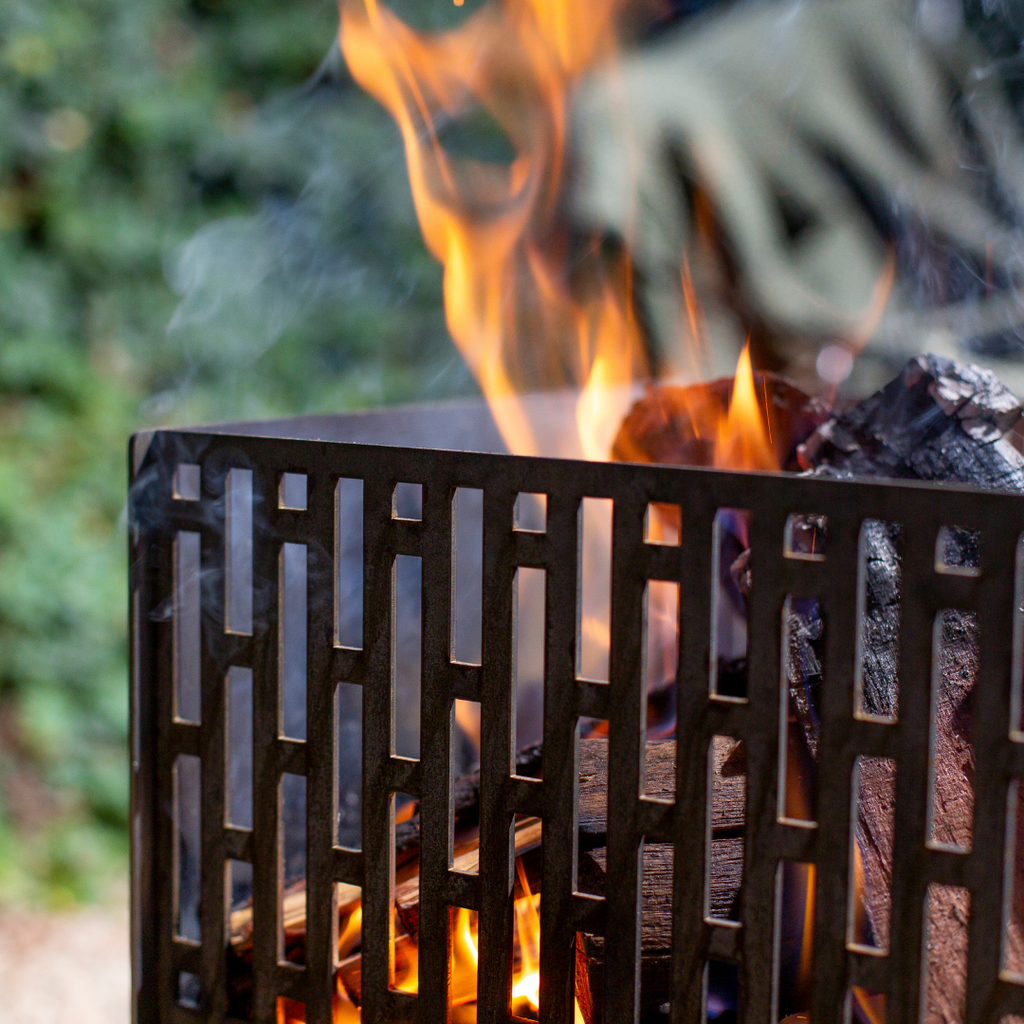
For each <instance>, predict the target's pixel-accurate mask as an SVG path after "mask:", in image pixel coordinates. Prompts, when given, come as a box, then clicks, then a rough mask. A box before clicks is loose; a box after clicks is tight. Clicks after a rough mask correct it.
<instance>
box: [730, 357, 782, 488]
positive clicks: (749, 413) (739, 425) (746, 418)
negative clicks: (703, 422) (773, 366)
mask: <svg viewBox="0 0 1024 1024" xmlns="http://www.w3.org/2000/svg"><path fill="white" fill-rule="evenodd" d="M769 417H770V412H769V408H768V404H767V400H766V401H765V409H764V417H762V415H761V401H760V399H759V398H758V394H757V388H756V386H755V384H754V368H753V365H752V363H751V361H750V345H749V344H747V345H745V346H744V348H743V351H742V352H741V353H740V358H739V362H738V363H737V364H736V377H735V379H734V381H733V387H732V398H731V399H730V400H729V413H728V415H727V416H726V418H725V419H724V420H722V421H721V422H720V423H719V424H718V432H717V436H716V438H715V465H716V466H718V467H720V468H722V469H752V470H766V471H768V470H776V469H778V468H779V459H778V456H777V455H776V454H775V451H774V449H773V448H772V444H771V441H770V439H769V433H770V430H771V421H770V419H769Z"/></svg>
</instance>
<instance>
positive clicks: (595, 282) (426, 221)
mask: <svg viewBox="0 0 1024 1024" xmlns="http://www.w3.org/2000/svg"><path fill="white" fill-rule="evenodd" d="M625 6H626V0H493V2H492V3H491V4H490V5H488V6H486V7H484V8H482V9H481V10H480V11H478V12H477V13H476V14H475V15H473V16H470V17H468V18H467V19H466V20H465V21H464V22H463V23H462V24H461V25H460V26H459V27H458V28H456V29H454V30H452V31H449V32H445V33H439V34H433V35H427V34H420V33H417V32H415V31H414V30H412V29H411V28H410V27H409V26H408V25H407V24H405V23H404V22H403V21H401V19H399V18H398V17H397V16H396V15H395V14H394V13H393V12H392V11H390V10H389V9H388V8H387V7H386V6H385V5H383V4H382V3H381V2H380V0H341V47H342V51H343V53H344V55H345V59H346V61H347V62H348V66H349V68H350V70H351V72H352V75H353V76H354V78H355V79H356V81H357V82H358V83H359V84H360V85H361V86H362V87H363V88H364V89H366V90H367V91H368V92H369V93H371V94H372V95H373V96H374V97H376V98H377V100H378V101H379V102H380V103H381V104H382V105H383V106H384V107H386V108H387V110H388V111H389V112H390V113H391V115H392V116H393V117H394V119H395V121H396V123H397V124H398V126H399V128H400V130H401V133H402V138H403V141H404V145H405V151H406V158H407V163H408V168H409V176H410V180H411V185H412V193H413V199H414V202H415V206H416V212H417V216H418V219H419V223H420V228H421V230H422V232H423V237H424V239H425V241H426V244H427V247H428V248H429V250H430V251H431V253H432V254H433V255H434V256H435V257H436V258H437V259H438V260H439V261H440V262H441V263H442V264H443V265H444V300H445V312H446V318H447V323H448V329H449V331H450V332H451V334H452V337H453V338H454V340H455V342H456V344H457V345H458V347H459V349H460V350H461V352H462V354H463V356H464V357H465V359H466V361H467V363H468V365H469V367H470V368H471V370H472V371H473V373H474V374H475V376H476V378H477V380H478V381H479V383H480V386H481V388H482V390H483V392H484V395H485V396H486V398H487V400H488V402H489V403H490V405H491V408H492V410H493V412H494V415H495V419H496V420H497V423H498V426H499V428H500V429H501V431H502V434H503V436H504V438H505V440H506V443H507V444H508V445H509V448H510V450H512V451H514V452H517V453H520V454H535V453H537V452H538V451H539V447H538V444H537V439H536V438H535V437H534V435H533V430H532V427H531V425H530V423H529V421H528V419H527V417H526V416H525V415H524V413H523V410H522V407H521V405H520V404H519V402H518V400H517V398H516V396H517V394H519V393H521V392H523V391H528V390H536V389H538V388H551V387H560V386H578V387H584V388H585V392H584V396H583V399H581V403H580V407H579V409H578V416H577V421H578V426H579V429H580V431H581V437H580V446H581V448H582V450H583V451H584V452H585V453H586V454H587V455H588V456H589V457H591V458H606V457H607V454H608V450H609V447H610V442H611V437H610V436H609V427H608V422H609V420H610V421H611V422H612V424H613V427H612V428H611V429H614V424H617V422H618V419H619V415H617V414H616V412H615V410H618V413H619V414H621V412H622V411H624V410H625V405H624V399H623V398H622V397H621V394H622V393H623V392H624V391H625V390H626V389H627V388H628V385H629V384H630V383H631V382H632V381H635V380H637V379H641V378H643V377H645V376H646V375H647V371H648V368H647V360H646V357H645V351H644V346H643V342H642V338H641V333H640V330H639V328H638V325H637V324H636V322H635V320H634V317H633V313H632V302H631V296H630V287H631V284H630V274H629V270H628V258H626V257H623V258H621V259H618V260H616V259H611V260H609V259H605V258H601V259H591V260H589V261H584V263H585V266H584V267H583V268H582V269H581V268H579V267H577V268H576V270H575V271H574V278H576V279H575V280H574V281H573V283H572V286H570V282H569V280H568V272H567V270H566V268H567V267H568V266H569V264H570V260H569V255H568V253H569V247H570V245H571V239H570V238H569V236H568V234H567V232H566V231H565V229H564V227H562V226H560V222H559V219H558V217H557V207H558V201H559V197H560V195H561V192H562V186H563V182H564V177H565V169H566V168H565V163H566V131H567V110H568V97H569V96H570V94H571V92H572V90H573V88H574V87H575V85H576V84H577V83H578V82H579V80H580V78H581V76H582V75H583V74H584V72H586V71H587V70H588V69H589V68H591V67H592V66H593V65H594V64H595V63H596V62H598V61H599V60H608V59H610V58H611V57H613V56H614V54H615V52H616V46H617V31H616V30H617V23H618V19H619V15H620V13H621V11H622V9H623V8H624V7H625ZM476 109H482V110H483V111H485V112H486V113H487V114H489V115H490V116H491V117H492V118H493V119H494V121H495V122H496V123H497V125H498V126H499V127H500V128H501V129H502V131H504V133H505V134H506V136H507V138H508V140H509V141H510V142H511V144H512V147H513V149H514V151H515V154H516V155H515V158H514V159H513V160H512V161H511V163H509V164H507V165H505V164H495V163H488V162H484V161H480V160H471V159H465V158H455V157H453V156H452V155H451V154H450V153H449V152H448V151H446V149H445V148H444V145H443V143H442V141H441V139H440V137H439V134H438V125H439V124H440V123H441V122H442V120H444V119H454V118H457V117H459V116H460V115H464V114H466V113H468V112H472V111H474V110H476ZM609 404H610V405H611V407H612V408H611V411H609V410H608V406H609Z"/></svg>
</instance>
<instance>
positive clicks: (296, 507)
mask: <svg viewBox="0 0 1024 1024" xmlns="http://www.w3.org/2000/svg"><path fill="white" fill-rule="evenodd" d="M307 486H308V481H307V478H306V474H305V473H282V474H281V483H280V484H279V485H278V488H277V507H278V508H280V509H285V510H287V511H289V512H305V511H306V504H307V495H306V487H307Z"/></svg>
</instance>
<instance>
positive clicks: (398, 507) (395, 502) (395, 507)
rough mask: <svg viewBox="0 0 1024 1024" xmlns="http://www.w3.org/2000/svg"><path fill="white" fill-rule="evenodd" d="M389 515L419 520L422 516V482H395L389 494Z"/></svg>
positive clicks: (414, 520)
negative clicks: (393, 488) (392, 492)
mask: <svg viewBox="0 0 1024 1024" xmlns="http://www.w3.org/2000/svg"><path fill="white" fill-rule="evenodd" d="M391 515H392V516H393V517H394V518H395V519H406V520H409V521H411V522H419V521H420V520H421V519H422V518H423V484H396V486H395V491H394V494H393V495H392V496H391Z"/></svg>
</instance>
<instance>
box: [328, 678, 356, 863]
mask: <svg viewBox="0 0 1024 1024" xmlns="http://www.w3.org/2000/svg"><path fill="white" fill-rule="evenodd" d="M335 708H336V714H337V726H336V730H335V736H336V737H337V765H338V773H337V779H336V781H337V787H338V788H337V796H336V799H335V808H336V811H335V834H334V841H335V843H337V845H338V846H342V847H344V848H345V849H348V850H361V849H362V846H363V688H362V687H361V686H357V685H356V684H354V683H339V684H338V688H337V691H336V695H335Z"/></svg>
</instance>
